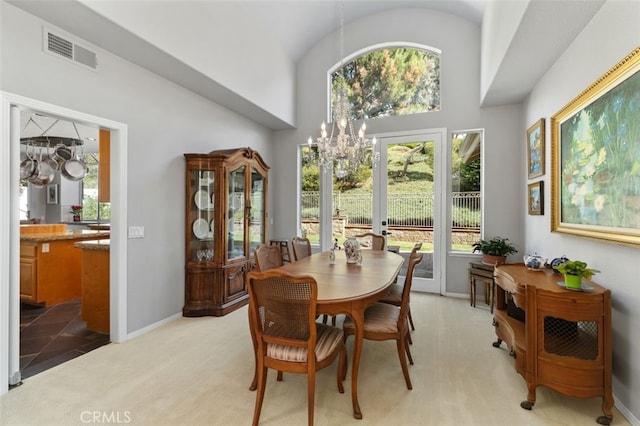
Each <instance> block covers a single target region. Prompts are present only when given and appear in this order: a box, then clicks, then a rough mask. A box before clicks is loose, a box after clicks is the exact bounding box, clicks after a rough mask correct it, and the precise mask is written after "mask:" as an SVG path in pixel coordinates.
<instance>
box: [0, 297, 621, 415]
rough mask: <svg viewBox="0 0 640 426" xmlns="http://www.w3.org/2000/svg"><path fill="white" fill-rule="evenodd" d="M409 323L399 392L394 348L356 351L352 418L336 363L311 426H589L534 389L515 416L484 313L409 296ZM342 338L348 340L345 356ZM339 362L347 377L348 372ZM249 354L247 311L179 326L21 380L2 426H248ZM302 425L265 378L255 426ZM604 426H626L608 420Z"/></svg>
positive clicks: (290, 390) (302, 397) (289, 379)
mask: <svg viewBox="0 0 640 426" xmlns="http://www.w3.org/2000/svg"><path fill="white" fill-rule="evenodd" d="M411 303H412V313H413V317H414V321H415V322H416V328H417V329H416V331H414V332H413V334H412V336H413V342H414V344H413V346H412V347H411V351H412V354H413V358H414V361H415V365H413V366H410V374H411V378H412V381H413V390H412V391H409V390H407V388H406V386H405V382H404V379H403V376H402V371H401V369H400V364H399V361H398V356H397V352H396V346H395V342H393V341H389V342H367V341H365V345H364V349H363V354H362V359H361V364H360V375H359V384H358V390H359V400H360V406H361V408H362V413H363V416H364V418H363V419H362V420H355V419H354V418H353V412H352V406H351V397H350V389H351V385H350V383H351V380H350V377H351V374H350V371H351V370H350V369H349V373H348V374H347V380H346V382H345V393H344V394H340V393H338V390H337V386H336V383H335V374H336V370H335V369H336V366H337V362H336V363H335V364H334V365H333V366H331V367H328V368H326V369H324V370H321V371H320V372H319V374H318V378H317V383H316V407H315V422H316V425H348V424H352V425H400V424H402V425H439V426H440V425H456V426H458V425H492V426H496V425H505V426H506V425H514V424H518V425H580V426H582V425H591V424H594V425H595V424H596V423H595V419H596V417H598V416H599V415H601V414H602V412H601V399H600V398H591V399H586V400H582V399H573V398H569V397H565V396H562V395H560V394H558V393H556V392H553V391H551V390H548V389H546V388H543V387H540V388H538V391H537V403H536V405H535V406H534V408H533V410H532V411H527V410H524V409H522V408H520V402H521V401H522V400H524V399H525V398H526V393H527V391H526V386H525V382H524V380H523V379H522V377H520V376H519V375H518V374H517V373H516V372H515V369H514V368H513V359H512V358H511V357H509V354H508V351H507V349H506V348H505V347H504V344H503V345H502V346H503V347H502V348H500V349H496V348H494V347H492V346H491V343H492V342H494V341H495V335H494V332H493V327H492V325H491V314H490V313H489V311H488V309H487V308H485V307H484V305H483V306H482V307H480V306H481V305H482V303H481V301H478V308H472V307H470V306H469V303H468V300H466V299H455V298H446V297H441V296H436V295H428V294H414V295H412V301H411ZM352 344H353V337H350V338H349V345H348V348H347V349H348V351H349V356H350V355H351V349H352ZM350 362H351V361H350V358H349V368H350V367H351V364H350ZM252 375H253V352H252V346H251V342H250V338H249V331H248V325H247V308H246V307H245V308H243V309H240V310H238V311H236V312H234V313H232V314H229V315H227V316H225V317H221V318H211V317H207V318H180V319H178V320H176V321H173V322H171V323H169V324H167V325H164V326H162V327H160V328H158V329H156V330H153V331H151V332H149V333H146V334H144V335H142V336H140V337H137V338H135V339H132V340H131V341H128V342H125V343H122V344H110V345H107V346H103V347H101V348H99V349H97V350H95V351H92V352H90V353H88V354H86V355H83V356H81V357H79V358H76V359H74V360H72V361H69V362H67V363H65V364H62V365H60V366H58V367H55V368H52V369H50V370H48V371H45V372H43V373H41V374H38V375H36V376H34V377H31V378H29V379H26V380H25V381H24V384H23V385H22V386H19V387H17V388H15V389H13V390H11V391H10V392H9V393H8V394H6V395H4V396H2V398H1V399H0V424H2V425H3V426H4V425H20V426H25V425H61V426H62V425H64V426H67V425H84V424H96V423H98V424H106V423H110V424H115V423H120V424H131V425H153V426H158V425H190V426H199V425H202V426H209V425H249V424H251V420H252V417H253V407H254V403H255V392H250V391H249V390H248V387H249V384H250V382H251V378H252ZM306 423H307V403H306V376H303V375H294V374H285V379H284V381H283V382H277V381H276V380H275V372H273V371H270V373H269V378H268V384H267V390H266V394H265V400H264V405H263V409H262V415H261V418H260V424H262V425H278V426H282V425H304V424H306ZM613 424H615V425H624V424H629V423H628V422H627V421H626V420H625V419H624V418H623V417H622V415H621V414H620V413H619V412H618V411H617V410H614V420H613Z"/></svg>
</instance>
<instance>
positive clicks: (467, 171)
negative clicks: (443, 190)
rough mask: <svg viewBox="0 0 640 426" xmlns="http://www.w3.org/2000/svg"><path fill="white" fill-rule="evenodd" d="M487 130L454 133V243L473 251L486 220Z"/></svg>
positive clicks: (452, 155) (452, 246)
mask: <svg viewBox="0 0 640 426" xmlns="http://www.w3.org/2000/svg"><path fill="white" fill-rule="evenodd" d="M482 139H483V132H481V131H467V132H461V133H454V134H453V135H452V140H451V247H450V249H451V250H452V251H463V252H471V251H472V250H473V247H472V244H473V243H474V242H476V241H478V240H479V239H480V225H481V223H482V210H481V207H482V192H481V179H480V172H481V165H482V143H483V141H482Z"/></svg>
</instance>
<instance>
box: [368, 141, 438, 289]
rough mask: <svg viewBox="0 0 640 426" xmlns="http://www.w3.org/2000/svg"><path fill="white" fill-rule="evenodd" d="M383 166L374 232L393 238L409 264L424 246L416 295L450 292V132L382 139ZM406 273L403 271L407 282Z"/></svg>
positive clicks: (376, 188)
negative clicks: (447, 203) (447, 166)
mask: <svg viewBox="0 0 640 426" xmlns="http://www.w3.org/2000/svg"><path fill="white" fill-rule="evenodd" d="M378 140H379V142H378V144H377V145H378V146H377V147H376V149H379V153H380V162H379V165H378V167H377V168H376V169H375V170H374V176H373V178H374V179H373V203H372V209H373V211H372V219H373V227H372V228H373V232H376V233H380V234H383V235H385V236H386V238H387V247H391V246H396V247H397V248H399V250H400V254H401V255H403V256H404V257H405V258H408V256H409V253H410V252H411V249H412V248H413V245H414V243H416V242H422V248H421V249H420V251H421V252H423V253H424V260H423V261H422V263H420V265H418V267H417V268H416V270H415V272H414V276H413V285H412V290H415V291H422V292H429V293H438V294H441V293H443V292H444V283H443V278H442V277H443V275H444V274H443V273H442V271H443V270H444V259H445V256H443V255H442V254H443V253H446V247H445V239H444V233H443V230H444V229H446V227H445V226H444V222H443V221H444V214H443V213H444V211H445V210H444V203H443V192H444V185H445V179H444V176H445V175H444V173H443V169H444V167H443V165H444V164H445V163H446V162H445V161H444V159H445V158H446V157H445V156H446V150H445V149H444V148H443V144H444V141H445V140H446V130H445V129H435V130H426V131H421V132H415V133H404V134H393V135H391V134H390V135H379V136H378ZM404 273H405V270H402V271H401V273H400V274H401V275H402V276H403V275H404Z"/></svg>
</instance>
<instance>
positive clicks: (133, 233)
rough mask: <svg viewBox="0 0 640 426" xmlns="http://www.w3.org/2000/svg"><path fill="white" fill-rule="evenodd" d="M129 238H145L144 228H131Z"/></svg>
mask: <svg viewBox="0 0 640 426" xmlns="http://www.w3.org/2000/svg"><path fill="white" fill-rule="evenodd" d="M129 238H144V226H130V227H129Z"/></svg>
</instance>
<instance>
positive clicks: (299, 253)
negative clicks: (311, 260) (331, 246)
mask: <svg viewBox="0 0 640 426" xmlns="http://www.w3.org/2000/svg"><path fill="white" fill-rule="evenodd" d="M291 247H293V258H294V259H295V260H300V259H302V258H304V257H307V256H311V242H310V241H309V239H308V238H302V237H294V238H293V239H292V240H291Z"/></svg>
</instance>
